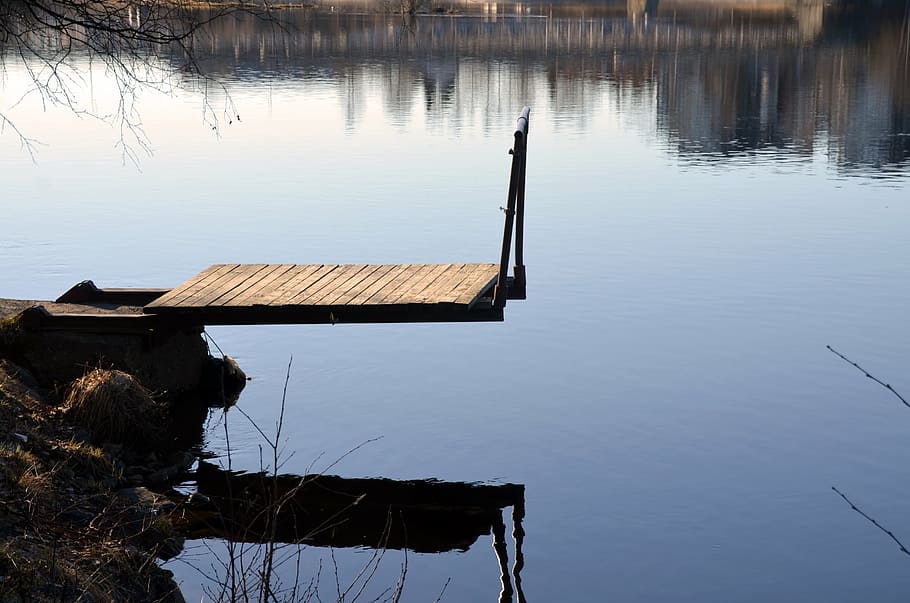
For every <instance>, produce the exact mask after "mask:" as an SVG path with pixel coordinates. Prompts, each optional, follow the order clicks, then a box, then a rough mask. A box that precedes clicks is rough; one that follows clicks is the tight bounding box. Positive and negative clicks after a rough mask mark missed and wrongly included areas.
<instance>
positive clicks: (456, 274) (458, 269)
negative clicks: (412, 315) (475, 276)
mask: <svg viewBox="0 0 910 603" xmlns="http://www.w3.org/2000/svg"><path fill="white" fill-rule="evenodd" d="M466 266H467V264H453V265H452V267H451V268H449V269H448V270H446V271H445V273H444V274H442V275H441V276H440V277H439V278H438V279H436V280H435V281H433V283H432V284H431V285H428V286H427V288H426V289H424V290H423V291H422V292H420V293H419V294H418V295H417V296H416V299H415V301H416V302H417V303H434V304H436V303H441V302H442V301H443V300H444V299H445V298H446V296H447V295H448V294H449V293H450V292H451V291H452V289H454V288H455V287H456V286H457V285H458V283H460V282H461V281H462V280H464V274H465V268H466Z"/></svg>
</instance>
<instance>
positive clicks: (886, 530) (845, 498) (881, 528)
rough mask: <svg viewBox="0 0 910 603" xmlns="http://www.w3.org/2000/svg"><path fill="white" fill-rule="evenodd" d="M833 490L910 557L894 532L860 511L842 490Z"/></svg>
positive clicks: (909, 552)
mask: <svg viewBox="0 0 910 603" xmlns="http://www.w3.org/2000/svg"><path fill="white" fill-rule="evenodd" d="M831 489H832V490H834V491H835V492H837V493H838V494H839V495H840V497H841V498H843V499H844V500H845V501H847V504H848V505H850V508H851V509H853V510H854V511H856V512H857V513H859V514H860V515H862V516H863V517H865V518H866V519H867V520H868V521H869V523H871V524H872V525H874V526H875V527H876V528H878V529H879V530H881V531H882V532H884V533H885V534H887V535H888V536H889V537H890V538H891V540H893V541H894V542H896V543H897V546H898V547H900V551H901V552H902V553H904V554H905V555H910V551H908V550H907V547H905V546H904V543H902V542H901V541H900V540H898V539H897V536H895V535H894V532H892V531H891V530H888V529H886V528H884V527H883V526H882V524H880V523H878V522H877V521H876V520H875V519H873V518H872V517H870V516H869V515H867V514H866V513H865V512H864V511H863V510H862V509H860V508H859V507H857V506H856V505H855V504H853V502H852V501H851V500H850V499H849V498H847V497H846V495H845V494H844V493H843V492H841V491H840V490H838V489H837V488H835V487H834V486H831Z"/></svg>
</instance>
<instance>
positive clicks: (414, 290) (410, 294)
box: [391, 264, 452, 304]
mask: <svg viewBox="0 0 910 603" xmlns="http://www.w3.org/2000/svg"><path fill="white" fill-rule="evenodd" d="M451 266H452V265H451V264H438V265H436V266H431V267H430V270H429V271H427V272H426V273H425V274H424V275H423V276H422V277H421V278H419V279H416V280H414V281H412V285H411V287H410V288H409V289H407V290H406V291H403V292H402V293H401V295H399V296H398V297H397V298H395V300H393V301H392V302H391V303H395V304H413V303H415V302H416V299H417V296H418V295H419V294H420V293H422V292H423V291H424V290H425V289H426V288H427V287H428V286H429V285H431V284H432V283H433V282H435V281H436V279H438V278H439V277H440V275H442V274H443V273H444V272H445V271H446V270H448V269H449V268H451Z"/></svg>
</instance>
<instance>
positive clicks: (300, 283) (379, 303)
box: [143, 264, 503, 325]
mask: <svg viewBox="0 0 910 603" xmlns="http://www.w3.org/2000/svg"><path fill="white" fill-rule="evenodd" d="M498 275H499V266H498V265H496V264H304V265H298V264H216V265H214V266H211V267H210V268H208V269H207V270H205V271H203V272H201V273H199V274H198V275H196V276H195V277H193V278H191V279H190V280H188V281H186V282H185V283H183V284H182V285H180V286H178V287H176V288H175V289H172V290H170V291H169V292H168V293H165V294H164V295H162V296H161V297H159V298H158V299H156V300H154V301H153V302H151V303H149V304H147V305H146V306H145V307H144V308H143V312H144V313H146V314H155V315H158V316H160V317H161V318H166V317H167V318H173V319H180V320H183V321H186V322H196V323H199V324H206V325H217V324H231V325H237V324H284V323H297V324H318V323H336V322H341V323H363V322H439V321H444V322H465V321H472V322H473V321H490V320H494V321H495V320H502V319H503V313H502V308H495V307H494V306H493V303H492V295H493V287H494V285H495V284H496V281H497V277H498Z"/></svg>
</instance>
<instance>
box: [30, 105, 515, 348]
mask: <svg viewBox="0 0 910 603" xmlns="http://www.w3.org/2000/svg"><path fill="white" fill-rule="evenodd" d="M530 111H531V110H530V109H529V108H528V107H525V108H524V109H522V111H521V114H520V116H519V117H518V121H517V124H516V129H515V132H514V145H513V147H512V149H510V150H509V154H510V155H512V161H511V169H510V173H509V192H508V196H507V197H506V205H505V206H504V207H502V208H501V209H502V210H503V211H504V213H505V222H504V224H503V237H502V252H501V254H500V258H499V263H498V264H467V263H466V264H215V265H214V266H211V267H210V268H208V269H206V270H204V271H202V272H200V273H199V274H197V275H196V276H194V277H193V278H191V279H190V280H188V281H186V282H185V283H183V284H182V285H179V286H178V287H176V288H174V289H119V288H116V289H107V288H105V289H100V288H98V287H96V286H95V284H94V283H93V282H92V281H88V280H86V281H82V282H81V283H78V284H77V285H75V286H74V287H72V288H71V289H70V290H69V291H67V292H65V293H64V294H63V295H61V296H60V297H59V298H58V299H57V302H56V303H57V304H68V306H66V308H71V307H72V306H73V304H77V305H79V308H78V311H67V310H64V311H63V312H55V311H52V310H53V309H49V308H48V307H44V306H41V305H35V306H34V307H32V308H30V309H29V311H27V312H26V314H27V316H26V318H27V319H28V320H27V322H28V324H29V325H30V328H41V329H57V330H89V331H96V332H100V331H115V332H120V331H123V332H136V331H138V332H146V331H153V330H158V329H167V328H187V327H193V328H204V327H206V326H209V325H254V324H324V323H331V324H335V323H339V322H340V323H398V322H478V321H501V320H503V310H504V308H505V305H506V301H507V300H511V299H525V298H526V280H527V278H526V271H525V265H524V251H523V248H524V205H525V172H526V165H527V159H526V158H527V137H528V122H529V119H530ZM513 243H514V248H515V263H514V265H513V266H512V276H509V275H508V269H509V261H510V259H511V251H512V246H513ZM122 305H126V306H130V307H132V308H135V311H133V312H121V311H112V310H110V309H108V308H107V307H108V306H110V307H111V308H113V307H116V306H122ZM93 310H95V311H93Z"/></svg>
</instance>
